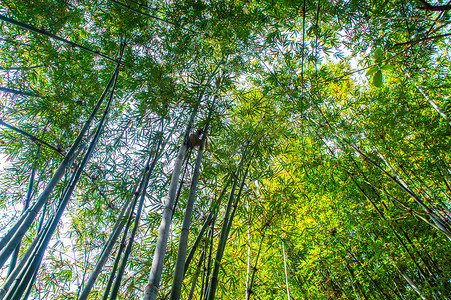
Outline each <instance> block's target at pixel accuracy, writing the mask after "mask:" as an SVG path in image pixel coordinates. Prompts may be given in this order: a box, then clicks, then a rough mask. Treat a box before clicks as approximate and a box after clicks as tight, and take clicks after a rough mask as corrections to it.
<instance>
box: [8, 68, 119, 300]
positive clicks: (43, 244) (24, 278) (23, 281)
mask: <svg viewBox="0 0 451 300" xmlns="http://www.w3.org/2000/svg"><path fill="white" fill-rule="evenodd" d="M116 75H117V73H116ZM116 80H117V76H115V78H114V84H113V89H112V91H111V94H110V97H109V101H108V103H107V105H106V107H105V110H104V112H103V115H102V118H101V120H100V122H99V124H98V126H97V129H96V132H95V134H94V137H93V138H92V140H91V143H90V145H89V147H88V150H87V152H86V154H85V156H84V157H83V160H82V162H81V163H80V166H79V167H78V168H77V170H76V171H75V172H74V175H73V177H72V179H71V182H70V185H69V187H68V189H67V190H66V191H65V193H64V196H63V198H62V200H61V202H60V203H59V206H58V209H57V211H56V212H55V215H54V217H53V219H52V221H51V223H50V226H49V227H48V228H47V230H46V231H45V233H44V234H43V236H42V237H41V239H40V241H39V245H38V247H37V248H36V251H35V253H34V255H33V256H32V257H30V261H28V262H27V264H28V266H27V267H26V268H24V269H23V270H21V272H20V273H19V274H18V276H17V277H18V278H20V279H19V280H18V281H16V284H15V285H14V286H13V287H12V289H10V290H9V292H8V294H6V297H7V299H9V297H13V299H17V297H21V296H22V294H23V293H24V291H25V289H26V288H27V286H28V285H29V284H30V282H31V280H33V279H34V278H35V275H34V274H35V272H37V270H38V268H39V265H40V264H41V260H42V257H43V255H44V252H45V250H46V248H47V245H48V243H49V242H50V239H51V237H52V235H53V232H54V230H55V229H56V226H57V225H58V222H59V220H60V218H61V216H62V214H63V212H64V210H65V208H66V205H67V203H68V202H69V200H70V198H71V196H72V192H73V191H74V189H75V187H76V185H77V183H78V179H79V178H80V176H81V174H82V172H83V170H84V167H85V166H86V164H87V162H88V161H89V159H90V158H91V155H92V153H93V152H94V148H95V146H96V144H97V140H98V138H99V136H100V133H101V132H102V130H103V125H104V123H105V120H106V117H107V115H108V112H109V108H110V105H111V102H112V98H113V92H114V87H115V85H116ZM31 284H32V282H31ZM5 292H6V291H5V290H4V287H3V288H2V290H1V294H0V295H2V296H3V295H4V293H5Z"/></svg>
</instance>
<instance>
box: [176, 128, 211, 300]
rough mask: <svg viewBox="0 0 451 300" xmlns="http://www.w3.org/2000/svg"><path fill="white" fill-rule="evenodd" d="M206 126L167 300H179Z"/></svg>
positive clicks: (205, 130)
mask: <svg viewBox="0 0 451 300" xmlns="http://www.w3.org/2000/svg"><path fill="white" fill-rule="evenodd" d="M207 132H208V124H207V125H206V127H205V129H204V133H203V136H202V142H201V144H200V147H199V150H198V152H197V158H196V164H195V167H194V171H193V178H192V180H191V186H190V189H189V194H188V200H187V202H186V209H185V216H184V218H183V224H182V231H181V233H180V240H179V248H178V251H177V258H176V262H175V268H174V276H173V281H172V289H171V296H170V298H169V300H178V299H180V292H181V289H182V282H183V275H184V273H185V272H184V271H185V258H186V249H187V248H188V235H189V228H190V225H191V216H192V214H193V208H194V200H195V198H196V190H197V183H198V181H199V173H200V165H201V162H202V155H203V152H204V145H205V139H206V137H207Z"/></svg>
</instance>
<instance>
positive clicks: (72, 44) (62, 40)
mask: <svg viewBox="0 0 451 300" xmlns="http://www.w3.org/2000/svg"><path fill="white" fill-rule="evenodd" d="M0 20H2V21H5V22H8V23H10V24H13V25H16V26H19V27H21V28H23V29H26V30H29V31H33V32H35V33H39V34H42V35H45V36H47V37H49V38H51V39H54V40H57V41H60V42H63V43H66V44H69V45H71V46H73V47H77V48H79V49H82V50H85V51H87V52H89V53H91V54H94V55H99V56H101V57H103V58H106V59H108V60H109V61H112V62H115V63H117V60H115V59H112V58H111V57H108V56H106V55H103V54H101V53H100V52H97V51H94V50H91V49H89V48H86V47H84V46H82V45H79V44H76V43H74V42H71V41H69V40H66V39H64V38H62V37H59V36H57V35H54V34H51V33H48V32H47V31H45V30H44V29H38V28H36V27H32V26H30V25H27V24H24V23H22V22H19V21H16V20H13V19H10V18H8V17H6V16H3V15H0Z"/></svg>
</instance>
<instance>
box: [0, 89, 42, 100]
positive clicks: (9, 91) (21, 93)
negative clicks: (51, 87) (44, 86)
mask: <svg viewBox="0 0 451 300" xmlns="http://www.w3.org/2000/svg"><path fill="white" fill-rule="evenodd" d="M0 92H4V93H10V94H15V95H22V96H31V97H39V98H45V97H44V96H40V95H38V94H33V93H29V92H22V91H18V90H15V89H10V88H5V87H0Z"/></svg>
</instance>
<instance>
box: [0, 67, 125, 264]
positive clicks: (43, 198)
mask: <svg viewBox="0 0 451 300" xmlns="http://www.w3.org/2000/svg"><path fill="white" fill-rule="evenodd" d="M118 71H119V65H118V66H117V67H116V70H115V71H114V74H113V76H112V77H111V79H110V81H109V82H108V84H107V87H106V88H105V90H104V91H103V93H102V95H101V97H100V99H99V101H98V102H97V104H96V106H95V107H94V110H93V111H92V113H91V115H90V116H89V118H88V120H87V121H86V122H85V124H84V126H83V128H82V129H81V131H80V133H79V135H78V137H77V138H76V140H75V141H74V143H73V144H72V147H71V148H70V149H69V151H68V152H67V154H66V156H65V157H64V159H63V161H62V162H61V164H60V166H59V167H58V169H57V170H56V172H55V173H54V174H53V177H52V179H51V180H50V181H49V183H48V184H47V186H46V187H45V189H44V190H43V191H42V193H41V194H40V195H39V197H38V199H37V201H36V202H35V204H34V205H32V206H31V207H30V208H28V209H27V210H26V211H25V212H24V213H23V214H22V216H21V218H20V219H19V220H18V221H17V222H16V223H15V224H14V225H13V226H12V228H11V229H10V230H9V231H8V233H7V234H6V235H5V236H4V237H3V238H2V239H1V240H0V249H2V251H1V253H0V266H3V264H4V263H5V262H6V260H7V259H8V257H9V255H10V254H11V252H12V251H13V250H14V249H15V248H16V247H17V245H18V244H19V242H20V240H21V239H22V237H23V236H24V235H25V233H26V232H27V230H28V229H29V228H30V226H31V224H32V223H33V221H34V219H35V217H36V215H37V214H38V212H39V211H40V210H41V208H42V206H43V205H44V204H45V203H46V202H47V200H48V198H49V196H50V194H51V192H52V191H53V188H54V187H55V186H56V184H57V183H58V182H59V181H60V180H61V178H62V177H63V175H64V173H65V171H66V169H67V168H68V166H69V165H70V162H71V161H73V159H74V158H75V157H74V154H75V153H76V150H77V149H78V147H79V146H80V144H81V141H82V139H83V137H84V135H85V134H86V132H87V131H88V129H89V127H90V125H91V123H92V121H93V119H94V117H95V115H96V114H97V111H98V110H99V108H100V106H101V104H102V102H103V100H104V99H105V96H106V95H107V93H108V90H109V89H110V87H111V85H112V84H113V82H114V80H115V78H116V76H117V73H118Z"/></svg>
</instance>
